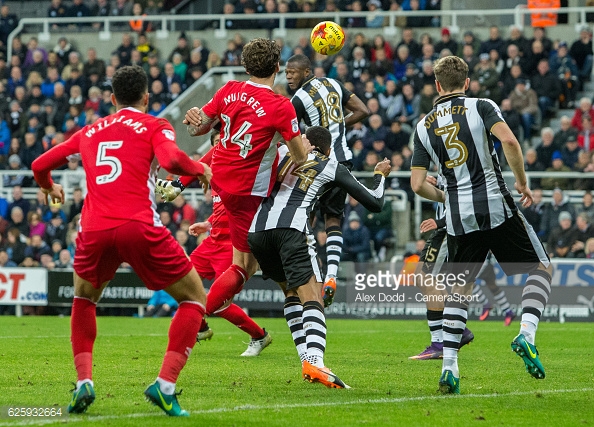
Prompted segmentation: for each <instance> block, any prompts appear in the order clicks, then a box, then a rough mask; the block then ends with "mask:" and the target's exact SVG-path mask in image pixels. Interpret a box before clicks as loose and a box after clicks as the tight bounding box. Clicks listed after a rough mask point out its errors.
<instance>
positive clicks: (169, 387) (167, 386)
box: [157, 377, 175, 394]
mask: <svg viewBox="0 0 594 427" xmlns="http://www.w3.org/2000/svg"><path fill="white" fill-rule="evenodd" d="M157 382H158V383H159V386H161V391H162V392H163V393H165V394H173V393H175V383H172V382H169V381H165V380H164V379H163V378H159V377H157Z"/></svg>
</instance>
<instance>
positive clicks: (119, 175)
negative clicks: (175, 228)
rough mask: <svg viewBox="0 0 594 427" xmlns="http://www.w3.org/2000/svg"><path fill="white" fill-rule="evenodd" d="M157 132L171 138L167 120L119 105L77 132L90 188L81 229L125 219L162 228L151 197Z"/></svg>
mask: <svg viewBox="0 0 594 427" xmlns="http://www.w3.org/2000/svg"><path fill="white" fill-rule="evenodd" d="M155 134H157V135H159V137H160V138H161V139H162V138H163V137H165V138H167V139H170V140H175V134H174V132H173V129H172V127H171V125H170V124H169V122H167V120H165V119H158V118H155V117H153V116H150V115H148V114H144V113H142V112H140V111H138V110H136V109H133V108H123V109H121V110H119V111H118V112H117V113H115V114H112V115H110V116H107V117H104V118H101V119H99V120H98V121H97V122H95V123H94V124H92V125H89V126H85V127H84V128H83V129H82V130H81V131H80V133H79V134H78V138H80V142H79V147H80V155H81V158H82V163H83V166H84V169H85V172H86V175H87V189H88V193H87V196H86V198H85V203H84V206H83V211H82V216H81V217H82V223H81V225H82V228H83V230H106V229H110V228H114V227H117V226H119V225H121V224H123V223H125V222H128V221H140V222H144V223H147V224H152V225H155V226H162V224H161V221H160V219H159V215H158V214H157V212H156V203H155V196H154V189H155V180H156V176H157V168H158V163H157V160H156V159H155V154H154V150H153V143H154V139H157V140H158V139H159V138H154V136H155ZM74 137H77V136H76V135H75V136H74Z"/></svg>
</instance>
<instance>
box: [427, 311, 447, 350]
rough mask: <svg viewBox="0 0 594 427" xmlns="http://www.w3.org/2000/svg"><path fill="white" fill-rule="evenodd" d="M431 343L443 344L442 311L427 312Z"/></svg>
mask: <svg viewBox="0 0 594 427" xmlns="http://www.w3.org/2000/svg"><path fill="white" fill-rule="evenodd" d="M427 323H428V324H429V331H430V332H431V342H443V311H436V310H427Z"/></svg>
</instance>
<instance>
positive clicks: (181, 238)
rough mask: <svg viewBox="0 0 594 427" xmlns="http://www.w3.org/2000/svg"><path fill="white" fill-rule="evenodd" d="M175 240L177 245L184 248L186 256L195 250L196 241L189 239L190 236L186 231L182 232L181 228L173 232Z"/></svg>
mask: <svg viewBox="0 0 594 427" xmlns="http://www.w3.org/2000/svg"><path fill="white" fill-rule="evenodd" d="M175 240H177V243H179V245H180V246H181V247H182V248H184V251H185V252H186V254H188V255H189V254H191V253H192V251H193V250H194V249H196V246H197V244H196V239H190V235H189V234H188V232H187V231H185V230H182V229H181V228H180V229H178V230H177V231H176V232H175Z"/></svg>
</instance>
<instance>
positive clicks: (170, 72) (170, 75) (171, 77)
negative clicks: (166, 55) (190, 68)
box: [164, 54, 185, 93]
mask: <svg viewBox="0 0 594 427" xmlns="http://www.w3.org/2000/svg"><path fill="white" fill-rule="evenodd" d="M177 55H179V54H177ZM174 56H175V55H174ZM179 56H181V55H179ZM164 74H165V76H164V80H165V81H164V83H165V85H164V89H165V90H166V91H167V93H171V85H172V84H173V83H179V85H180V86H181V85H182V84H183V82H182V79H181V77H180V76H179V75H178V74H177V73H176V72H175V68H174V66H173V64H172V63H171V62H168V63H166V64H165V67H164ZM184 74H185V73H184Z"/></svg>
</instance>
